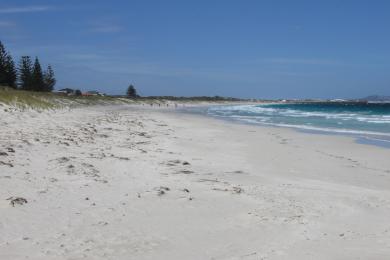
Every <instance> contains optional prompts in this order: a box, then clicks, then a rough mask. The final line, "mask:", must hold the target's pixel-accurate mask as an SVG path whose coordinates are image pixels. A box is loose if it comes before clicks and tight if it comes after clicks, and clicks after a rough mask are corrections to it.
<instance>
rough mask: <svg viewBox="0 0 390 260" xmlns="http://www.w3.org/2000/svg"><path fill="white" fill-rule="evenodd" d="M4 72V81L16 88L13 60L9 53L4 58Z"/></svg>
mask: <svg viewBox="0 0 390 260" xmlns="http://www.w3.org/2000/svg"><path fill="white" fill-rule="evenodd" d="M5 72H6V83H7V85H8V86H10V87H11V88H15V89H16V79H17V72H16V68H15V63H14V60H13V59H12V56H11V54H9V53H8V54H7V57H6V60H5Z"/></svg>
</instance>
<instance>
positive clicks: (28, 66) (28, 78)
mask: <svg viewBox="0 0 390 260" xmlns="http://www.w3.org/2000/svg"><path fill="white" fill-rule="evenodd" d="M19 81H20V82H19V84H20V88H21V89H23V90H33V82H32V62H31V58H30V57H29V56H22V58H21V59H20V62H19Z"/></svg>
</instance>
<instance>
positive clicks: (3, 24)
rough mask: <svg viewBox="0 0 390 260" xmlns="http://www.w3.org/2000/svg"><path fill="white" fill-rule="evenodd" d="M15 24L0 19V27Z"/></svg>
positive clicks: (8, 26)
mask: <svg viewBox="0 0 390 260" xmlns="http://www.w3.org/2000/svg"><path fill="white" fill-rule="evenodd" d="M15 25H16V24H15V23H13V22H9V21H0V28H11V27H14V26H15Z"/></svg>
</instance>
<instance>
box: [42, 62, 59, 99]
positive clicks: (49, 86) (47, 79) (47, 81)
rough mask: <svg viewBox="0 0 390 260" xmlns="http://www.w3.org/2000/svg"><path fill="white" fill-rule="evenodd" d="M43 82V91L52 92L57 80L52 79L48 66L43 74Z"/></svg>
mask: <svg viewBox="0 0 390 260" xmlns="http://www.w3.org/2000/svg"><path fill="white" fill-rule="evenodd" d="M43 81H44V85H45V89H44V91H48V92H51V91H53V89H54V85H55V84H56V82H57V80H56V79H55V77H54V71H53V69H52V67H51V66H50V65H49V66H48V67H47V70H46V71H45V73H44V74H43Z"/></svg>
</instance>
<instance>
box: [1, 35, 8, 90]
mask: <svg viewBox="0 0 390 260" xmlns="http://www.w3.org/2000/svg"><path fill="white" fill-rule="evenodd" d="M6 60H7V52H6V51H5V48H4V45H3V44H2V43H1V41H0V85H7V70H6Z"/></svg>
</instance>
